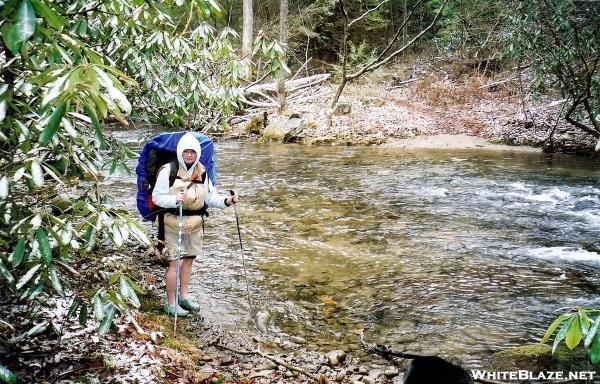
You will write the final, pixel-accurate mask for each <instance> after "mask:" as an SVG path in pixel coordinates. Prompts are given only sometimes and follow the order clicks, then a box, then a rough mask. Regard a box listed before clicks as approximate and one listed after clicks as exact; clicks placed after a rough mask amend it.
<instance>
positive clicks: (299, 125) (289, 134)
mask: <svg viewBox="0 0 600 384" xmlns="http://www.w3.org/2000/svg"><path fill="white" fill-rule="evenodd" d="M303 130H304V120H302V119H301V118H299V117H292V118H290V119H289V120H288V121H287V123H286V124H285V126H284V131H286V133H285V135H284V136H283V142H284V143H290V142H294V141H296V139H297V136H298V135H299V134H300V132H302V131H303Z"/></svg>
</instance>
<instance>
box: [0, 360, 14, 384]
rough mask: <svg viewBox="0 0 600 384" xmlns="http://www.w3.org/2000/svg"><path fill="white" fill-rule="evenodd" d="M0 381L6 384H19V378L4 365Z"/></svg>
mask: <svg viewBox="0 0 600 384" xmlns="http://www.w3.org/2000/svg"><path fill="white" fill-rule="evenodd" d="M0 381H3V382H4V383H6V384H17V376H15V374H14V373H12V372H11V371H10V370H9V369H8V368H6V367H5V366H4V365H2V364H0Z"/></svg>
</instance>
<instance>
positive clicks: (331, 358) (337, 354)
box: [325, 349, 346, 366]
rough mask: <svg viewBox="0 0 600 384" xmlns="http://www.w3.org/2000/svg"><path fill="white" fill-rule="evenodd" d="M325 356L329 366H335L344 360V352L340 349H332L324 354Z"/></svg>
mask: <svg viewBox="0 0 600 384" xmlns="http://www.w3.org/2000/svg"><path fill="white" fill-rule="evenodd" d="M325 357H327V361H328V362H329V364H330V365H331V366H336V365H338V364H339V363H341V362H342V361H344V359H345V358H346V352H344V351H342V350H340V349H336V350H334V351H331V352H329V353H328V354H327V355H325Z"/></svg>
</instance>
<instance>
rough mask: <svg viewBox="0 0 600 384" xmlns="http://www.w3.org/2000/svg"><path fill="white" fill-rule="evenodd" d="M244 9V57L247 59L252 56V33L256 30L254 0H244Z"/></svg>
mask: <svg viewBox="0 0 600 384" xmlns="http://www.w3.org/2000/svg"><path fill="white" fill-rule="evenodd" d="M243 8H244V9H243V24H244V25H243V29H242V57H247V56H249V55H251V54H252V33H253V28H254V13H253V11H252V0H243Z"/></svg>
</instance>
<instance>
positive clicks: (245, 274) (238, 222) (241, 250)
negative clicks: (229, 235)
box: [229, 190, 253, 309]
mask: <svg viewBox="0 0 600 384" xmlns="http://www.w3.org/2000/svg"><path fill="white" fill-rule="evenodd" d="M229 194H230V195H231V196H233V195H235V192H233V190H229ZM233 212H235V223H236V224H237V232H238V238H239V239H240V253H241V254H242V265H243V266H244V277H245V279H246V294H247V295H248V305H250V309H252V308H253V307H252V300H250V285H249V284H248V271H247V270H246V259H245V258H244V246H243V245H242V233H241V231H240V218H239V216H238V214H237V208H236V206H235V203H234V204H233Z"/></svg>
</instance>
